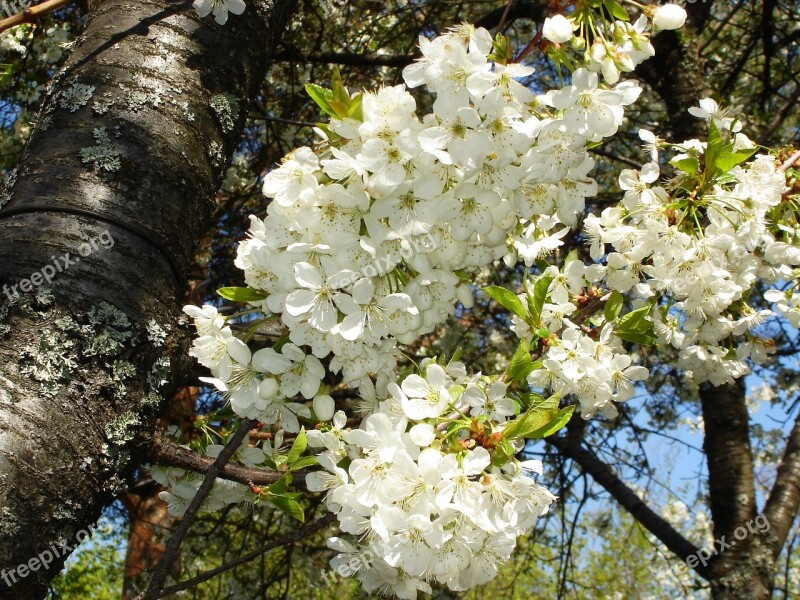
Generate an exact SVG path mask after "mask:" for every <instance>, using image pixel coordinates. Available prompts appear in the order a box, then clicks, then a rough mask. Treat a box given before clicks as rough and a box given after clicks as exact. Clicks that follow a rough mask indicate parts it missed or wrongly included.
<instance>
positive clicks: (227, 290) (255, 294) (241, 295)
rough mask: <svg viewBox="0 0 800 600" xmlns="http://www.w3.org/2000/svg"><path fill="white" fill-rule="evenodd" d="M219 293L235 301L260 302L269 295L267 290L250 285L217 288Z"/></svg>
mask: <svg viewBox="0 0 800 600" xmlns="http://www.w3.org/2000/svg"><path fill="white" fill-rule="evenodd" d="M217 294H219V295H220V296H222V297H223V298H225V299H226V300H232V301H233V302H258V301H259V300H263V299H264V298H266V297H267V292H263V291H261V290H254V289H253V288H249V287H223V288H219V289H218V290H217Z"/></svg>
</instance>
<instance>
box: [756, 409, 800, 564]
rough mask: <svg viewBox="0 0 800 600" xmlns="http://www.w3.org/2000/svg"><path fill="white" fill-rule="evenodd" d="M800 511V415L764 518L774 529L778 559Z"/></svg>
mask: <svg viewBox="0 0 800 600" xmlns="http://www.w3.org/2000/svg"><path fill="white" fill-rule="evenodd" d="M798 510H800V415H799V416H798V417H797V419H795V422H794V427H793V428H792V432H791V433H790V434H789V439H788V440H787V442H786V450H785V451H784V454H783V459H782V460H781V464H780V466H778V473H777V475H776V477H775V485H773V486H772V491H771V492H770V495H769V498H768V499H767V504H766V506H765V507H764V516H765V517H767V521H768V522H769V525H770V532H771V534H772V538H773V540H774V541H773V542H772V543H773V546H772V555H773V556H774V557H776V558H777V556H778V555H779V554H780V552H781V549H782V548H783V544H784V543H785V542H786V536H787V535H789V529H790V528H791V526H792V522H793V521H794V519H795V517H796V516H797V513H798Z"/></svg>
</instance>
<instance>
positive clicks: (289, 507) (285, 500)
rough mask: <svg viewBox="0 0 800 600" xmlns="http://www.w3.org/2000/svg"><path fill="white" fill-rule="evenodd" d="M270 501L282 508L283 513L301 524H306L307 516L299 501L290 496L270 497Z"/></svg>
mask: <svg viewBox="0 0 800 600" xmlns="http://www.w3.org/2000/svg"><path fill="white" fill-rule="evenodd" d="M269 501H270V502H272V503H273V504H274V505H275V506H277V507H278V508H280V509H281V510H282V511H283V512H285V513H288V514H289V515H290V516H292V517H294V518H295V519H297V520H298V521H300V522H301V523H305V520H306V515H305V513H304V512H303V507H302V506H300V503H299V502H298V501H297V500H295V499H293V498H290V497H288V496H283V495H278V496H270V499H269Z"/></svg>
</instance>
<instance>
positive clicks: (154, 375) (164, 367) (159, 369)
mask: <svg viewBox="0 0 800 600" xmlns="http://www.w3.org/2000/svg"><path fill="white" fill-rule="evenodd" d="M169 367H170V360H169V357H167V356H160V357H159V358H158V359H157V360H156V362H154V363H153V366H152V367H150V371H149V372H148V373H147V385H148V387H149V388H150V390H151V391H154V392H158V391H159V390H160V389H161V386H163V385H165V384H166V383H167V381H168V377H169Z"/></svg>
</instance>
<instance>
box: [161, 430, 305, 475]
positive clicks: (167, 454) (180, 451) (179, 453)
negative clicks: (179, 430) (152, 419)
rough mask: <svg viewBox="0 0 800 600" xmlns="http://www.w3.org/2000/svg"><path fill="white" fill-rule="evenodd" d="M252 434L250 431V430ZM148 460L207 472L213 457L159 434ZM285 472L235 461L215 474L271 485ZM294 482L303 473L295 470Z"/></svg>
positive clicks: (212, 462)
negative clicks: (248, 465)
mask: <svg viewBox="0 0 800 600" xmlns="http://www.w3.org/2000/svg"><path fill="white" fill-rule="evenodd" d="M251 435H252V432H251ZM150 460H151V461H152V462H154V463H157V464H160V465H166V466H169V467H178V468H180V469H186V470H187V471H194V472H195V473H207V472H208V470H209V469H210V468H211V466H212V465H213V464H214V459H213V458H211V457H210V456H202V455H200V454H197V453H196V452H192V451H191V450H188V449H186V448H184V447H182V446H178V445H177V444H175V443H174V442H170V441H169V440H165V439H164V438H163V437H161V436H160V435H156V437H155V439H154V440H153V446H152V449H151V451H150ZM285 475H286V474H285V473H280V472H278V471H265V470H263V469H251V468H248V467H243V466H242V465H237V464H235V463H230V464H226V465H225V466H224V467H223V468H222V470H221V471H220V472H219V474H218V475H217V476H218V477H220V478H222V479H227V480H229V481H235V482H237V483H241V484H243V485H247V486H250V485H271V484H273V483H275V482H276V481H278V480H279V479H280V478H281V477H284V476H285ZM293 477H294V481H295V483H303V482H304V481H305V474H304V473H301V472H299V471H298V472H296V473H294V474H293Z"/></svg>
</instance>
